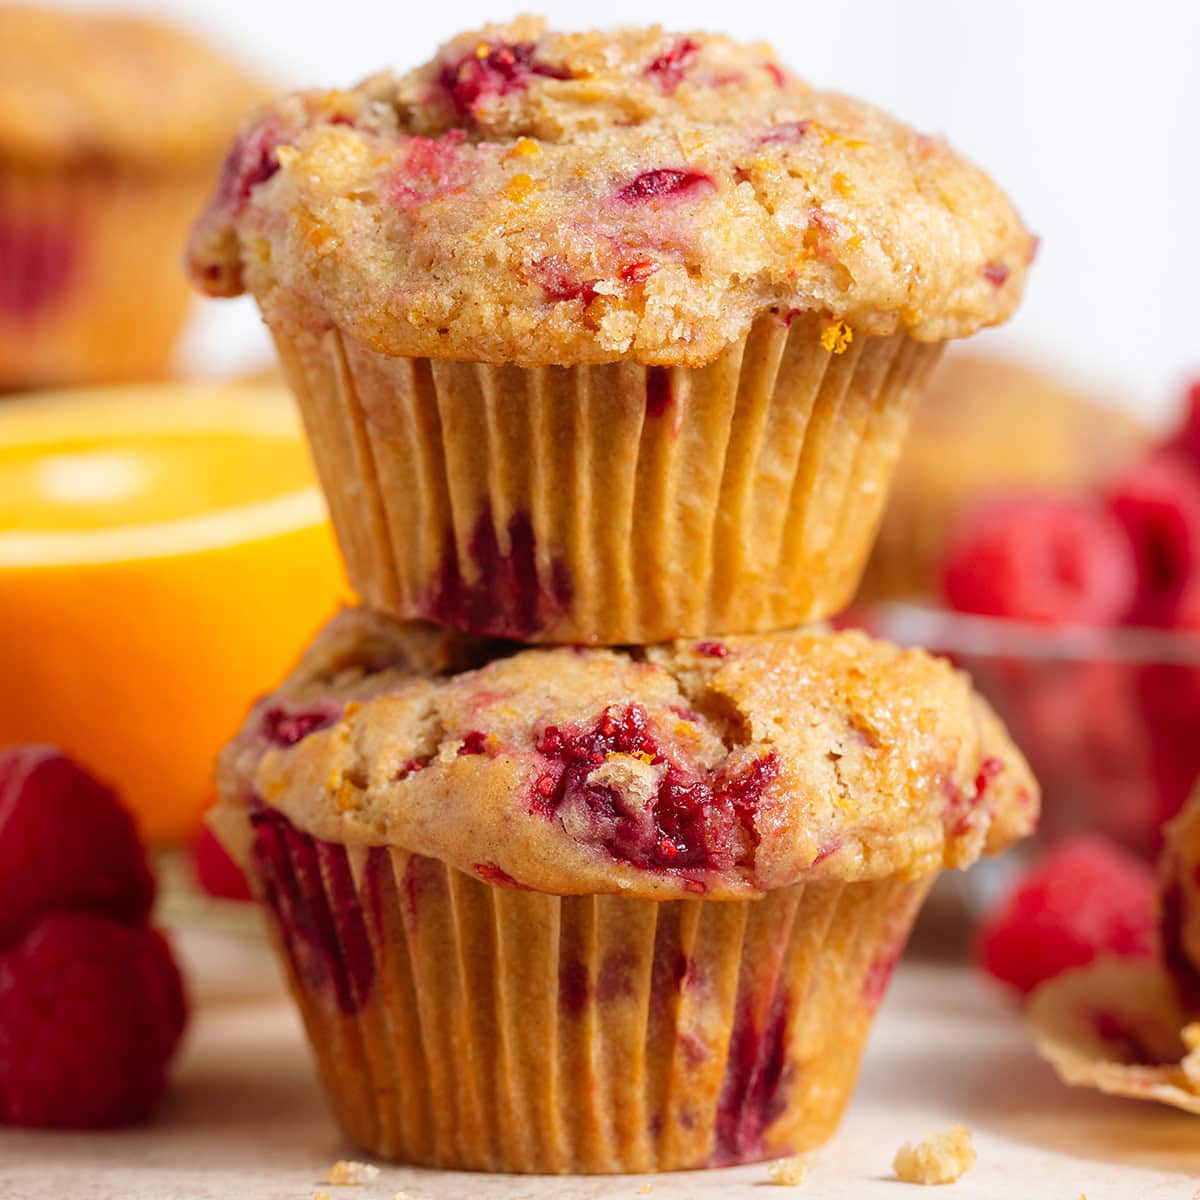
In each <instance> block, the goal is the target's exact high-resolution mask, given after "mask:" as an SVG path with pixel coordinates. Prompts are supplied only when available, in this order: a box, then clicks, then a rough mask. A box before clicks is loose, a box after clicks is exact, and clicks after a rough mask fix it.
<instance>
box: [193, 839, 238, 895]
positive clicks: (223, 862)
mask: <svg viewBox="0 0 1200 1200" xmlns="http://www.w3.org/2000/svg"><path fill="white" fill-rule="evenodd" d="M192 869H193V870H194V871H195V873H196V882H197V883H198V884H199V885H200V886H201V887H202V888H203V889H204V890H205V891H206V892H207V893H208V894H209V895H210V896H221V897H222V898H224V899H226V900H251V899H253V897H252V896H251V894H250V885H249V884H248V883H247V882H246V876H245V875H243V874H242V869H241V867H239V866H238V865H237V863H235V862H234V861H233V859H232V858H230V857H229V855H228V854H227V853H226V852H225V847H224V846H222V845H221V843H220V842H218V841H217V839H216V837H215V836H214V835H213V832H212V830H211V829H209V828H208V827H207V826H205V828H204V829H202V830H201V831H200V833H199V834H198V835H197V837H196V840H195V841H194V842H192Z"/></svg>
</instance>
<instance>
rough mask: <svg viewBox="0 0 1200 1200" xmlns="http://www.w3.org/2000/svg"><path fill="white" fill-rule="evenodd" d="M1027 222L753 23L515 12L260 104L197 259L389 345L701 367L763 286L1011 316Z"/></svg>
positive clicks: (194, 247)
mask: <svg viewBox="0 0 1200 1200" xmlns="http://www.w3.org/2000/svg"><path fill="white" fill-rule="evenodd" d="M1033 247H1034V240H1033V239H1032V238H1031V237H1030V235H1029V233H1028V232H1027V231H1026V229H1025V228H1024V226H1023V225H1022V224H1021V221H1020V219H1019V217H1018V216H1017V214H1016V212H1015V211H1014V210H1013V208H1012V205H1011V204H1010V203H1009V201H1008V200H1007V198H1006V197H1005V196H1004V194H1003V193H1002V192H1001V191H1000V190H999V189H998V188H997V187H996V186H995V185H994V184H993V183H992V182H991V180H990V179H989V178H988V177H987V176H986V175H984V174H983V172H981V171H980V170H978V169H977V168H976V167H974V166H972V165H971V164H970V163H968V162H966V161H965V160H964V159H962V158H960V157H959V156H958V155H957V154H955V153H954V152H953V151H952V150H951V149H950V148H949V146H947V145H946V143H945V142H944V141H943V140H941V139H940V138H933V137H926V136H923V135H921V134H918V133H915V132H914V131H913V130H911V129H909V128H907V127H906V126H904V125H902V124H900V123H899V122H897V121H895V120H893V119H892V118H891V117H889V116H887V115H886V114H884V113H882V112H880V111H879V110H878V109H876V108H873V107H871V106H870V105H868V104H864V103H862V102H861V101H858V100H854V99H851V98H849V97H846V96H841V95H836V94H834V93H830V92H821V91H816V90H814V89H813V88H811V87H810V86H808V85H807V84H805V83H803V82H802V81H801V80H799V79H797V78H796V77H794V76H793V75H791V74H790V73H789V72H788V71H787V70H785V69H784V68H783V67H782V66H781V65H780V64H779V62H778V61H777V60H776V58H775V56H774V54H773V53H772V51H771V49H770V47H768V46H765V45H761V44H757V45H742V44H739V43H737V42H734V41H731V40H730V39H729V38H725V37H718V36H710V35H707V34H699V33H697V34H671V33H665V32H663V31H662V30H661V29H659V28H657V27H656V28H651V29H626V30H620V31H617V32H613V33H581V34H558V33H550V32H547V31H546V30H545V28H544V26H543V24H542V22H541V21H540V20H536V19H534V18H528V17H526V18H521V19H519V20H517V21H516V22H514V23H513V24H511V25H501V26H489V27H488V28H486V29H483V30H481V31H479V32H477V33H467V34H463V35H462V36H460V37H457V38H455V39H454V40H453V41H451V42H449V43H447V44H446V45H445V46H443V47H442V49H441V50H440V51H439V52H438V54H437V55H436V57H435V58H434V59H433V61H432V62H430V63H428V64H426V65H425V66H423V67H420V68H418V69H417V70H415V71H412V72H410V73H409V74H407V75H403V76H397V75H394V74H392V73H383V74H379V75H376V76H373V77H372V78H370V79H367V80H366V81H365V82H363V83H362V84H360V85H359V86H358V87H356V88H354V89H352V90H350V91H330V90H321V91H309V92H303V93H298V94H294V95H290V96H286V97H284V98H283V99H281V100H280V101H278V102H277V103H276V104H275V105H274V106H273V107H272V108H270V109H268V110H266V111H263V112H260V113H258V114H257V115H256V116H255V117H253V118H252V119H251V120H249V121H248V122H247V124H246V125H245V126H244V127H243V130H242V133H241V135H240V137H239V139H238V140H237V142H236V143H235V145H234V147H233V149H232V150H231V152H230V155H229V158H228V160H227V162H226V165H225V168H224V170H223V172H222V175H221V179H220V181H219V183H218V186H217V191H216V194H215V196H214V197H213V200H212V202H211V205H210V208H209V210H208V212H207V213H206V214H205V216H204V217H203V218H202V219H201V221H200V222H199V224H198V225H197V227H196V229H195V230H194V232H193V238H192V243H191V249H190V255H189V259H190V268H191V273H192V276H193V279H194V280H195V281H196V283H197V285H198V286H199V287H200V288H202V289H203V290H206V291H208V292H210V293H212V294H214V295H226V296H227V295H235V294H237V293H238V292H240V291H242V290H243V289H244V288H245V289H249V290H250V291H252V292H253V293H254V294H255V295H256V296H257V297H258V300H259V302H260V304H261V305H262V306H263V309H264V311H265V313H266V315H267V317H268V319H269V320H270V321H272V322H273V323H276V324H279V325H282V326H284V327H288V326H293V327H297V328H301V329H317V330H319V329H322V328H327V327H328V325H329V323H330V322H333V323H334V324H336V325H338V326H339V327H340V328H342V329H344V330H346V331H348V332H349V333H350V334H352V335H353V336H354V337H355V338H357V339H359V340H361V341H362V342H364V343H366V344H367V345H369V346H371V347H373V348H374V349H376V350H380V351H383V352H384V353H387V354H396V355H427V356H432V357H442V358H461V359H469V360H473V361H479V362H511V363H517V364H519V365H523V366H538V365H548V364H564V365H570V364H578V363H596V362H609V361H615V360H617V359H632V360H635V361H637V362H642V363H647V364H658V365H664V366H671V365H687V366H696V365H700V364H702V363H705V362H708V361H710V360H711V359H713V358H714V357H716V355H717V354H718V353H719V352H720V351H721V349H722V348H723V347H725V346H727V345H728V344H729V343H731V342H733V341H735V340H736V339H738V338H739V337H741V336H742V335H744V333H745V332H746V330H747V329H748V327H749V326H750V324H751V322H752V321H753V320H754V319H755V318H756V317H758V316H760V315H762V314H764V313H769V312H774V313H776V314H777V315H778V317H779V318H780V319H783V320H787V319H788V317H789V314H791V313H793V312H796V311H805V312H808V311H813V312H819V313H823V314H827V315H828V317H829V320H830V322H831V327H830V329H831V332H830V343H831V345H835V344H836V345H844V343H845V340H846V339H847V338H848V337H853V336H854V335H856V334H858V335H864V336H865V335H876V334H890V333H892V332H895V331H897V330H906V331H907V332H909V333H910V334H912V335H913V336H914V337H916V338H918V339H921V340H929V341H936V340H941V339H943V338H949V337H960V336H964V335H966V334H969V333H972V332H974V331H975V330H977V329H979V328H980V327H982V326H985V325H992V324H996V323H998V322H1001V321H1003V320H1005V319H1006V318H1007V317H1008V316H1009V315H1010V314H1011V312H1012V310H1013V308H1014V307H1015V305H1016V303H1017V301H1018V299H1019V297H1020V293H1021V288H1022V286H1023V283H1024V278H1025V272H1026V267H1027V264H1028V263H1029V261H1030V259H1031V257H1032V253H1033ZM842 322H844V323H845V327H842V326H841V325H840V323H842ZM834 331H836V334H837V336H836V337H835V332H834Z"/></svg>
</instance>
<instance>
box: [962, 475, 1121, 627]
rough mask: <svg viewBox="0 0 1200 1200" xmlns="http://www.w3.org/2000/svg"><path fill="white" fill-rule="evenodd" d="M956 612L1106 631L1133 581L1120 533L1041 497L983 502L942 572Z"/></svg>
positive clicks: (1096, 515)
mask: <svg viewBox="0 0 1200 1200" xmlns="http://www.w3.org/2000/svg"><path fill="white" fill-rule="evenodd" d="M942 586H943V590H944V592H945V595H946V600H947V602H948V603H949V604H950V606H951V607H952V608H954V609H957V610H958V611H959V612H967V613H978V614H980V615H981V616H988V617H1012V618H1015V619H1017V620H1022V621H1036V622H1039V623H1041V624H1046V625H1067V624H1080V625H1109V624H1112V623H1114V622H1116V621H1118V620H1120V618H1121V617H1122V616H1124V614H1125V613H1126V612H1127V611H1128V609H1129V605H1130V603H1131V601H1132V599H1133V593H1134V588H1135V586H1136V579H1135V576H1134V568H1133V562H1132V560H1131V557H1130V553H1129V547H1128V545H1127V544H1126V542H1125V539H1124V538H1123V537H1122V536H1121V530H1120V527H1119V526H1117V525H1116V524H1115V523H1114V522H1113V520H1112V518H1111V517H1110V516H1109V515H1108V514H1107V513H1105V512H1104V511H1103V510H1102V509H1099V508H1096V507H1093V506H1091V505H1089V504H1086V503H1084V502H1082V501H1076V500H1069V499H1063V498H1061V497H1049V496H1014V497H1011V498H1005V499H995V500H988V501H984V502H983V503H982V504H979V505H977V506H975V507H974V508H972V509H970V510H969V511H968V512H967V513H966V514H964V516H963V518H962V520H961V521H960V522H959V524H958V527H957V528H956V530H955V531H954V533H953V534H952V536H951V538H950V542H949V546H948V549H947V554H946V559H945V566H944V569H943V576H942Z"/></svg>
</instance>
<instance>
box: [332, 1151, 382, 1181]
mask: <svg viewBox="0 0 1200 1200" xmlns="http://www.w3.org/2000/svg"><path fill="white" fill-rule="evenodd" d="M378 1178H379V1168H378V1167H373V1166H372V1165H371V1164H370V1163H362V1162H350V1161H349V1160H347V1159H344V1158H340V1159H338V1161H337V1162H335V1163H334V1164H333V1166H332V1167H330V1168H329V1177H328V1180H327V1182H329V1183H331V1184H333V1186H334V1187H357V1186H358V1185H359V1184H363V1183H370V1182H372V1180H375V1179H378Z"/></svg>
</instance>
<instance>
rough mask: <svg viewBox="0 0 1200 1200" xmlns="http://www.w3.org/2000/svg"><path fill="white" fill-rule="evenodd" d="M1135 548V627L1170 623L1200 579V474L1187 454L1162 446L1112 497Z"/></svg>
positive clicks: (1132, 609) (1118, 485)
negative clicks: (1187, 594) (1189, 588)
mask: <svg viewBox="0 0 1200 1200" xmlns="http://www.w3.org/2000/svg"><path fill="white" fill-rule="evenodd" d="M1109 506H1110V507H1111V509H1112V512H1113V515H1114V516H1115V517H1116V519H1117V520H1118V521H1119V522H1120V523H1121V525H1122V527H1123V528H1124V529H1125V532H1126V534H1127V535H1128V538H1129V542H1130V545H1131V546H1132V548H1133V558H1134V562H1135V563H1136V566H1137V591H1136V595H1135V597H1134V602H1133V604H1132V606H1131V607H1130V609H1129V614H1128V616H1129V620H1130V621H1131V622H1132V623H1133V624H1135V625H1170V624H1171V623H1172V622H1173V621H1174V620H1175V613H1176V609H1177V608H1178V606H1179V603H1180V601H1181V600H1182V599H1183V597H1184V595H1185V593H1186V592H1187V591H1188V587H1189V584H1190V583H1192V581H1194V580H1197V579H1200V472H1198V471H1197V469H1196V467H1195V466H1194V465H1193V464H1192V463H1191V462H1189V461H1188V460H1187V459H1186V458H1184V456H1183V455H1181V454H1179V453H1178V452H1173V451H1170V450H1159V451H1156V452H1155V453H1153V454H1151V455H1149V456H1148V457H1147V458H1144V459H1143V460H1142V461H1141V462H1140V463H1138V464H1137V466H1135V467H1132V468H1131V469H1130V470H1128V471H1126V472H1125V474H1124V475H1122V476H1121V478H1120V479H1119V480H1118V481H1117V483H1116V485H1115V486H1114V487H1113V489H1112V491H1111V493H1110V496H1109Z"/></svg>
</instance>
